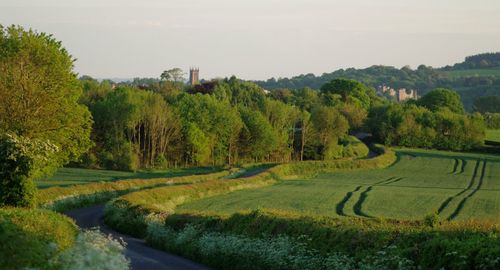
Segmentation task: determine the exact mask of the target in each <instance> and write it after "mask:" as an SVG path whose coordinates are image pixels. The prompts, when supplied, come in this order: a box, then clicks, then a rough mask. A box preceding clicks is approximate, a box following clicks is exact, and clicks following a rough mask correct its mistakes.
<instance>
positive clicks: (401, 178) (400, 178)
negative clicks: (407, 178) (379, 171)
mask: <svg viewBox="0 0 500 270" xmlns="http://www.w3.org/2000/svg"><path fill="white" fill-rule="evenodd" d="M403 179H404V177H399V178H396V179H395V180H392V181H390V182H387V183H384V186H385V185H390V184H393V183H396V182H399V181H401V180H403Z"/></svg>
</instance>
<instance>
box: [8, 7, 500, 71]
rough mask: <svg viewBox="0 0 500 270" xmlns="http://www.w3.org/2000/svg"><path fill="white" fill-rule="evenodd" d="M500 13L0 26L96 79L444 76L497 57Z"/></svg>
mask: <svg viewBox="0 0 500 270" xmlns="http://www.w3.org/2000/svg"><path fill="white" fill-rule="evenodd" d="M498 14H500V1H499V0H474V1H472V0H178V1H173V0H85V1H83V0H0V24H3V25H11V24H18V25H22V26H24V27H26V28H33V29H35V30H37V31H41V32H47V33H51V34H53V35H54V36H55V37H56V39H58V40H61V41H62V43H63V45H64V47H66V49H67V50H68V51H69V52H70V53H71V54H72V55H73V56H74V57H75V58H76V59H77V61H76V63H75V71H76V72H78V73H79V74H80V75H90V76H92V77H95V78H133V77H159V75H160V74H161V72H162V71H163V70H166V69H170V68H173V67H180V68H182V69H184V70H186V71H187V70H188V69H189V67H199V68H200V77H202V78H205V79H211V78H216V77H227V76H231V75H236V76H237V77H240V78H243V79H252V80H255V79H268V78H271V77H275V78H279V77H290V76H294V75H299V74H306V73H314V74H317V75H320V74H322V73H324V72H332V71H334V70H337V69H340V68H350V67H355V68H364V67H369V66H372V65H390V66H396V67H402V66H405V65H409V66H410V67H412V68H416V67H417V66H418V65H420V64H426V65H430V66H434V67H440V66H444V65H448V64H453V63H457V62H461V61H463V59H464V57H465V56H468V55H472V54H477V53H482V52H497V51H500V16H499V15H498Z"/></svg>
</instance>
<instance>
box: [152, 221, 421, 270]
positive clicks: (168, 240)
mask: <svg viewBox="0 0 500 270" xmlns="http://www.w3.org/2000/svg"><path fill="white" fill-rule="evenodd" d="M146 239H147V241H148V243H149V244H150V245H152V246H154V247H156V248H160V249H163V250H167V251H170V252H175V253H177V254H181V255H183V256H186V257H190V258H192V259H195V260H199V261H201V262H203V263H205V264H208V265H210V266H213V267H215V268H217V269H287V270H288V269H311V270H316V269H413V268H414V267H413V262H412V261H411V260H408V259H406V258H403V257H400V256H398V255H396V254H394V253H393V252H391V251H392V250H391V249H389V248H387V249H383V250H381V251H380V252H377V253H375V254H374V255H372V256H369V257H366V258H365V259H363V260H355V259H354V258H353V257H351V256H349V255H346V254H343V253H331V254H321V253H319V252H318V251H316V250H314V249H311V248H309V247H308V245H307V244H306V242H307V241H308V240H307V239H306V237H304V236H302V237H298V238H293V237H289V236H286V235H278V236H275V237H268V236H259V237H248V236H242V235H236V234H232V233H226V232H210V231H204V230H202V229H200V228H199V227H196V226H192V225H188V226H186V227H185V228H183V229H180V230H178V231H176V230H174V229H172V228H169V227H163V226H161V225H160V224H152V225H151V226H150V227H149V228H148V233H147V238H146Z"/></svg>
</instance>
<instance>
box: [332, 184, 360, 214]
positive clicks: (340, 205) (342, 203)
mask: <svg viewBox="0 0 500 270" xmlns="http://www.w3.org/2000/svg"><path fill="white" fill-rule="evenodd" d="M361 187H362V186H357V187H356V188H355V189H354V190H353V191H349V192H347V193H346V194H345V196H344V198H343V199H342V201H340V202H339V203H338V204H337V206H336V207H335V212H336V213H337V215H339V216H347V215H346V214H345V213H344V207H345V204H346V203H347V201H349V199H350V198H351V197H352V194H354V192H357V191H359V190H360V189H361Z"/></svg>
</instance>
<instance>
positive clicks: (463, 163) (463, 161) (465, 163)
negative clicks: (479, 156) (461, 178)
mask: <svg viewBox="0 0 500 270" xmlns="http://www.w3.org/2000/svg"><path fill="white" fill-rule="evenodd" d="M460 160H461V161H462V166H461V167H460V172H459V173H458V174H463V173H464V172H465V166H467V160H465V159H463V158H462V159H460Z"/></svg>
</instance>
